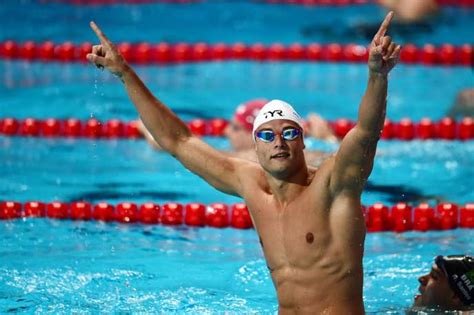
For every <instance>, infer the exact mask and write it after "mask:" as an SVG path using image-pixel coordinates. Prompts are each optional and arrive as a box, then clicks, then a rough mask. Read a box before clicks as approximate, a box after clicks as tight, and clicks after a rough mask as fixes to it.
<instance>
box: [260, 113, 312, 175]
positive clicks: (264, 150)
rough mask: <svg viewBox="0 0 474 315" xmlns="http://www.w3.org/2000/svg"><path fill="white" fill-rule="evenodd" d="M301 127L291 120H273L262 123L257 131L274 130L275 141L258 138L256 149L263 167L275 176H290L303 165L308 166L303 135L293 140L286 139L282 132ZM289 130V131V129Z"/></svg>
mask: <svg viewBox="0 0 474 315" xmlns="http://www.w3.org/2000/svg"><path fill="white" fill-rule="evenodd" d="M292 128H293V129H294V128H296V129H298V130H300V127H299V126H298V125H297V124H296V123H294V122H293V121H290V120H272V121H270V122H267V123H265V124H263V125H261V126H260V127H259V128H258V129H257V130H256V132H259V131H267V130H268V131H272V132H273V133H274V134H275V137H274V139H273V141H271V142H265V141H262V140H261V139H259V138H258V137H257V138H256V141H255V150H256V152H257V157H258V160H259V162H260V165H262V167H263V169H264V170H265V171H267V172H268V173H270V174H272V175H273V176H275V177H288V176H289V175H290V174H294V173H295V172H296V171H298V169H300V168H301V167H302V166H306V162H305V159H304V152H303V149H304V148H305V146H304V142H303V135H302V134H300V135H299V136H297V137H296V138H295V139H293V140H285V139H284V138H283V136H282V134H283V133H284V132H285V130H288V129H292ZM287 132H288V131H287Z"/></svg>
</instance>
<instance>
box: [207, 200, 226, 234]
mask: <svg viewBox="0 0 474 315" xmlns="http://www.w3.org/2000/svg"><path fill="white" fill-rule="evenodd" d="M206 224H207V225H208V226H212V227H216V228H225V227H228V226H229V207H228V206H227V205H226V204H223V203H213V204H211V205H209V207H208V208H207V211H206Z"/></svg>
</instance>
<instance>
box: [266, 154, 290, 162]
mask: <svg viewBox="0 0 474 315" xmlns="http://www.w3.org/2000/svg"><path fill="white" fill-rule="evenodd" d="M289 156H290V154H289V153H288V152H280V153H277V154H274V155H272V156H271V157H270V158H271V159H277V160H280V159H286V158H288V157H289Z"/></svg>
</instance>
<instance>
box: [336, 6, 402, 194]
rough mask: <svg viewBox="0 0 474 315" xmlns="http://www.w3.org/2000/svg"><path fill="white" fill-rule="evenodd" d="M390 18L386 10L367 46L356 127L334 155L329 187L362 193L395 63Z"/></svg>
mask: <svg viewBox="0 0 474 315" xmlns="http://www.w3.org/2000/svg"><path fill="white" fill-rule="evenodd" d="M392 18H393V12H389V13H388V14H387V16H386V17H385V19H384V21H383V22H382V24H381V26H380V28H379V30H378V32H377V34H375V36H374V39H373V40H372V43H371V44H370V48H369V60H368V67H369V80H368V83H367V89H366V92H365V95H364V96H363V98H362V102H361V104H360V107H359V117H358V120H357V124H356V126H355V127H354V128H353V129H352V130H351V131H349V133H348V134H347V135H346V136H345V137H344V139H343V140H342V142H341V145H340V147H339V150H338V152H337V154H336V157H335V164H334V169H333V172H332V174H331V190H332V191H333V192H334V193H338V192H340V191H342V190H353V191H356V192H359V193H360V192H362V189H363V187H364V184H365V181H366V180H367V178H368V177H369V175H370V173H371V171H372V167H373V161H374V156H375V150H376V147H377V142H378V140H379V138H380V134H381V132H382V128H383V124H384V120H385V110H386V98H387V83H388V78H387V77H388V73H389V72H390V70H392V68H393V67H394V66H395V65H396V64H397V62H398V59H399V55H400V45H396V44H395V43H393V42H392V39H391V38H390V36H386V35H385V33H386V31H387V29H388V27H389V25H390V21H391V20H392Z"/></svg>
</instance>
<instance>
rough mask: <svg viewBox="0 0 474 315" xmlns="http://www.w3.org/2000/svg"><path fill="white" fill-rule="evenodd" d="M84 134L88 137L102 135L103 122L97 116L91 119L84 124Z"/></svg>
mask: <svg viewBox="0 0 474 315" xmlns="http://www.w3.org/2000/svg"><path fill="white" fill-rule="evenodd" d="M84 136H85V137H87V138H99V137H101V136H102V122H100V121H99V120H97V119H95V118H91V119H89V120H88V121H87V122H86V124H85V126H84Z"/></svg>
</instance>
